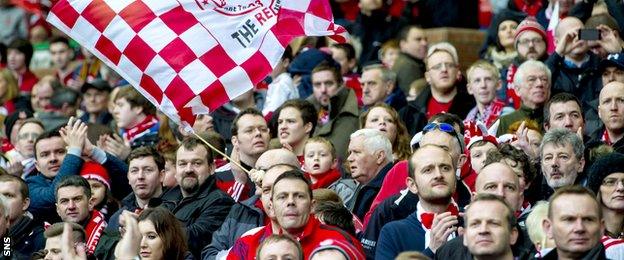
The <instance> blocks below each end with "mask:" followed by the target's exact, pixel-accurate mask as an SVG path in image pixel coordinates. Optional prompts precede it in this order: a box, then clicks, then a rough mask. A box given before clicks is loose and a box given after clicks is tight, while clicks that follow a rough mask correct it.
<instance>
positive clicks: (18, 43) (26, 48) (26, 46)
mask: <svg viewBox="0 0 624 260" xmlns="http://www.w3.org/2000/svg"><path fill="white" fill-rule="evenodd" d="M7 49H16V50H18V51H19V52H21V53H23V54H24V63H25V64H26V67H28V66H30V60H32V56H33V53H34V52H35V50H34V48H33V46H32V44H30V42H29V41H27V40H25V39H15V40H13V41H12V42H11V44H9V46H8V47H7Z"/></svg>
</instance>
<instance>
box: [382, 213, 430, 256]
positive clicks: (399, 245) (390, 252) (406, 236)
mask: <svg viewBox="0 0 624 260" xmlns="http://www.w3.org/2000/svg"><path fill="white" fill-rule="evenodd" d="M416 214H417V213H416V212H414V213H412V214H410V215H409V216H408V217H407V218H405V219H402V220H397V221H393V222H390V223H388V224H386V225H385V226H384V227H383V228H382V229H381V234H379V240H378V242H377V250H376V253H375V259H379V260H385V259H394V258H395V257H396V256H397V255H399V254H400V253H401V252H404V251H419V252H422V253H423V254H425V255H426V256H428V257H429V258H433V252H432V251H431V249H429V248H428V247H427V248H425V230H424V229H423V227H422V224H421V223H420V221H418V216H417V215H416Z"/></svg>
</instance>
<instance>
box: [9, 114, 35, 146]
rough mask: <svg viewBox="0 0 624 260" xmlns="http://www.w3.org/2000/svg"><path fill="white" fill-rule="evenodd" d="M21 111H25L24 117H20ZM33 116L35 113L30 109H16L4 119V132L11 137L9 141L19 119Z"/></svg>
mask: <svg viewBox="0 0 624 260" xmlns="http://www.w3.org/2000/svg"><path fill="white" fill-rule="evenodd" d="M21 113H24V115H23V116H22V117H20V114H21ZM24 116H25V117H24ZM31 117H33V113H32V112H30V111H29V110H16V111H15V112H13V113H11V114H10V115H8V116H7V117H6V118H5V119H4V132H5V133H6V137H7V138H8V139H9V141H11V131H13V126H14V125H15V123H16V122H17V120H19V119H26V118H31Z"/></svg>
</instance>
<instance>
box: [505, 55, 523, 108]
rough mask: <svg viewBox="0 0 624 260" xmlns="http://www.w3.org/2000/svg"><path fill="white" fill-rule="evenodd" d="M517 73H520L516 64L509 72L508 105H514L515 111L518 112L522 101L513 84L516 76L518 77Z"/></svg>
mask: <svg viewBox="0 0 624 260" xmlns="http://www.w3.org/2000/svg"><path fill="white" fill-rule="evenodd" d="M516 71H518V67H517V66H516V65H514V64H511V65H509V69H508V70H507V79H506V80H507V104H513V106H514V109H516V110H518V109H519V108H520V104H521V103H522V100H520V96H518V93H516V88H515V86H514V83H513V79H514V75H516Z"/></svg>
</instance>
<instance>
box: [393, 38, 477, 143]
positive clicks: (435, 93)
mask: <svg viewBox="0 0 624 260" xmlns="http://www.w3.org/2000/svg"><path fill="white" fill-rule="evenodd" d="M425 64H426V67H427V71H426V72H425V79H426V80H427V83H429V86H430V88H426V89H425V90H423V92H422V93H420V95H418V98H416V100H414V101H411V102H409V103H408V105H407V106H406V107H405V108H403V109H401V111H399V115H400V117H401V119H402V120H403V122H404V123H405V126H406V127H407V130H408V131H409V133H410V135H414V134H416V133H418V132H420V130H422V128H423V127H424V126H425V125H426V123H427V120H428V119H429V118H431V117H432V116H434V115H436V114H438V113H441V112H447V113H452V114H455V115H458V116H459V117H460V118H462V119H463V118H466V115H467V114H468V112H470V109H472V108H473V107H474V106H475V101H474V98H473V97H471V96H470V95H469V94H468V92H467V91H466V86H465V84H463V83H462V81H461V80H460V78H461V75H460V71H459V62H458V57H457V50H456V49H455V47H453V45H451V44H449V43H446V42H442V43H438V44H435V45H433V46H431V47H430V48H429V50H428V52H427V58H426V60H425Z"/></svg>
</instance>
